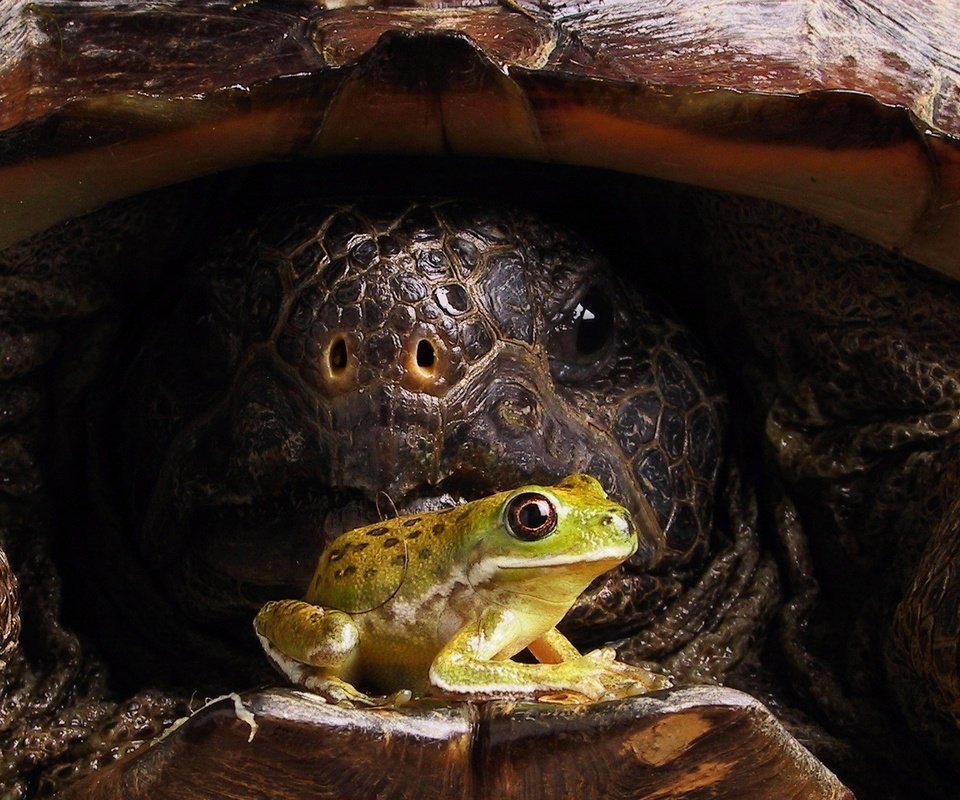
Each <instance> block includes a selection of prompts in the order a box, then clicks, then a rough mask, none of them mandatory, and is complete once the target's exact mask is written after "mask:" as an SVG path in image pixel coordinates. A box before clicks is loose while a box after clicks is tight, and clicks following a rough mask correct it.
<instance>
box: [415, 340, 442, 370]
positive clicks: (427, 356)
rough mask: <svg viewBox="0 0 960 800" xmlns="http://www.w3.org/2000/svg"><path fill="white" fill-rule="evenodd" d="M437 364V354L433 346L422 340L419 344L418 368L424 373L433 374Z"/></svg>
mask: <svg viewBox="0 0 960 800" xmlns="http://www.w3.org/2000/svg"><path fill="white" fill-rule="evenodd" d="M436 364H437V353H436V350H434V349H433V345H432V344H431V343H430V342H428V341H427V340H426V339H421V340H420V341H419V342H418V343H417V366H418V367H420V369H422V370H423V371H424V372H427V373H430V372H433V369H434V367H435V366H436Z"/></svg>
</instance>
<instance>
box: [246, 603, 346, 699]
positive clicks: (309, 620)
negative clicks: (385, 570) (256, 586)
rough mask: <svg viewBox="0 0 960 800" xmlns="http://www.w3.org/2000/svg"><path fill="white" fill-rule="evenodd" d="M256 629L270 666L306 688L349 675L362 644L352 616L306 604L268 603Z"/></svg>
mask: <svg viewBox="0 0 960 800" xmlns="http://www.w3.org/2000/svg"><path fill="white" fill-rule="evenodd" d="M253 629H254V631H255V632H256V634H257V638H258V639H259V640H260V644H261V645H262V646H263V649H264V651H265V652H266V654H267V658H268V659H269V660H270V662H271V663H272V664H273V665H274V666H275V667H276V668H277V669H278V670H279V671H280V672H282V673H283V674H284V675H285V676H286V677H287V678H288V679H289V680H290V681H291V682H293V683H295V684H297V685H298V686H304V687H306V688H311V686H310V684H311V683H312V682H314V681H315V680H316V679H317V678H331V677H339V676H342V675H346V674H349V672H350V668H351V666H352V662H353V661H354V660H355V658H356V652H357V645H358V643H359V641H360V635H359V632H358V631H357V626H356V625H355V624H354V622H353V620H352V619H351V618H350V615H349V614H346V613H344V612H343V611H336V610H332V609H327V608H322V607H320V606H315V605H313V604H312V603H306V602H304V601H302V600H277V601H274V602H271V603H267V604H266V605H264V606H263V608H261V609H260V611H259V613H258V614H257V616H256V619H255V620H254V621H253Z"/></svg>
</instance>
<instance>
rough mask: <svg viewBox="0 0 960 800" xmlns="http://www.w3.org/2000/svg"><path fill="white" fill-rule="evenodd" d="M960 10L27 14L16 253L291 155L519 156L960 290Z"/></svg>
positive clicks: (4, 123) (8, 180) (3, 145)
mask: <svg viewBox="0 0 960 800" xmlns="http://www.w3.org/2000/svg"><path fill="white" fill-rule="evenodd" d="M958 30H960V6H958V5H957V4H955V3H933V4H931V3H926V2H920V0H905V1H904V2H900V3H897V4H896V5H895V7H891V8H890V9H886V10H882V9H881V8H879V7H878V6H877V5H876V4H872V3H867V2H848V1H846V2H841V0H795V1H794V2H777V3H766V2H761V0H753V1H752V2H746V3H744V2H732V1H730V0H727V1H726V2H717V3H710V4H703V3H702V2H698V0H680V1H679V2H670V3H640V2H637V0H585V1H581V0H577V2H573V0H560V2H555V3H550V4H547V3H542V4H532V3H530V4H528V3H527V2H525V1H524V2H503V3H502V4H495V3H493V4H489V3H488V4H483V3H481V4H473V3H471V4H470V6H469V7H457V4H456V3H451V2H449V0H440V2H432V3H424V4H418V5H415V6H414V5H407V4H398V3H395V2H383V1H382V0H381V1H380V2H374V3H372V4H370V3H367V2H366V0H364V2H362V3H356V4H354V3H350V2H346V3H344V2H343V1H342V0H337V2H331V3H329V4H327V5H324V4H322V3H320V4H317V3H310V2H302V0H284V1H283V2H268V1H266V0H264V1H261V2H258V1H257V0H250V2H239V3H230V2H225V0H183V1H182V2H170V1H169V0H165V1H164V2H149V3H148V2H143V1H142V0H128V1H127V2H124V1H123V0H117V1H116V2H84V1H83V0H63V1H62V2H57V1H56V0H39V2H34V1H33V0H13V1H12V2H10V1H9V0H8V2H7V3H6V4H5V5H4V7H3V9H2V10H0V164H2V166H0V245H2V244H6V243H9V242H11V241H15V240H17V239H19V238H21V237H23V236H25V235H27V234H29V233H31V232H34V231H37V230H42V229H43V228H44V227H46V226H48V225H50V224H52V223H53V222H55V221H57V220H59V219H62V218H65V217H69V216H72V215H75V214H79V213H82V212H84V211H87V210H90V209H92V208H96V207H98V206H100V205H103V204H104V203H106V202H108V201H110V200H113V199H116V198H119V197H123V196H126V195H129V194H133V193H136V192H139V191H142V190H145V189H147V188H150V187H155V186H159V185H163V184H168V183H171V182H176V181H180V180H183V179H186V178H189V177H193V176H196V175H199V174H203V173H209V172H214V171H219V170H223V169H227V168H230V167H235V166H240V165H244V164H250V163H253V162H258V161H263V160H269V159H278V158H291V157H304V156H305V157H310V156H320V155H337V154H343V153H383V152H397V153H401V152H402V153H420V154H423V153H426V154H464V155H496V156H508V157H515V158H525V159H535V160H541V161H547V162H562V163H569V164H581V165H588V166H596V167H606V168H611V169H616V170H620V171H627V172H634V173H639V174H645V175H652V176H656V177H661V178H667V179H670V180H678V181H684V182H690V183H695V184H701V185H704V186H708V187H715V188H722V189H728V190H733V191H739V192H745V193H747V194H752V195H757V196H760V197H765V198H769V199H773V200H777V201H780V202H783V203H785V204H787V205H792V206H795V207H797V208H800V209H803V210H806V211H809V212H811V213H813V214H816V215H818V216H820V217H822V218H824V219H827V220H830V221H833V222H836V223H838V224H840V225H842V226H844V227H846V228H848V229H850V230H852V231H854V232H856V233H859V234H861V235H863V236H865V237H868V238H870V239H873V240H875V241H878V242H880V243H882V244H884V245H886V246H888V247H891V248H898V249H901V250H902V251H903V252H905V253H906V254H907V255H909V256H910V257H912V258H914V259H917V260H919V261H921V262H923V263H926V264H928V265H930V266H933V267H936V268H938V269H940V270H942V271H944V272H946V273H948V274H951V275H953V276H954V277H960V255H958V253H960V247H958V243H960V49H958V45H957V41H958V40H957V36H956V32H957V31H958Z"/></svg>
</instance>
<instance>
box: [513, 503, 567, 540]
mask: <svg viewBox="0 0 960 800" xmlns="http://www.w3.org/2000/svg"><path fill="white" fill-rule="evenodd" d="M507 521H508V523H509V525H510V531H511V533H513V535H514V536H516V537H517V538H519V539H526V540H528V541H529V540H534V539H542V538H543V537H544V536H547V535H549V534H551V533H553V530H554V528H556V527H557V511H556V509H555V508H554V507H553V503H551V502H550V500H549V499H547V498H546V497H544V496H543V495H542V494H536V493H534V492H525V493H524V494H521V495H518V496H517V497H515V498H513V500H511V501H510V506H509V508H508V509H507Z"/></svg>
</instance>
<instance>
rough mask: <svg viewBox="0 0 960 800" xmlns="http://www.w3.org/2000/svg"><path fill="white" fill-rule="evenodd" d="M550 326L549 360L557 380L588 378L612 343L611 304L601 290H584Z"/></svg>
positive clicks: (608, 297) (607, 296)
mask: <svg viewBox="0 0 960 800" xmlns="http://www.w3.org/2000/svg"><path fill="white" fill-rule="evenodd" d="M551 327H552V331H551V336H550V358H551V362H552V364H553V367H554V372H555V373H556V377H558V378H571V379H578V378H587V377H590V376H591V375H592V373H593V369H594V368H595V367H596V366H598V365H599V364H600V363H601V362H602V361H603V357H604V355H606V353H607V349H608V347H609V345H610V343H611V342H612V341H613V334H614V308H613V302H612V301H611V299H610V296H609V294H608V293H607V292H606V291H604V290H603V289H602V288H600V287H592V288H590V289H587V291H585V292H584V293H583V294H582V295H581V296H580V298H579V299H578V300H577V301H576V303H573V304H572V305H569V306H567V307H566V308H565V309H564V310H563V311H562V312H561V313H560V314H558V315H557V317H556V318H555V319H554V320H553V322H552V326H551Z"/></svg>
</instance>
